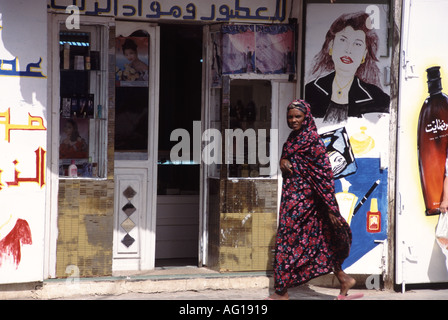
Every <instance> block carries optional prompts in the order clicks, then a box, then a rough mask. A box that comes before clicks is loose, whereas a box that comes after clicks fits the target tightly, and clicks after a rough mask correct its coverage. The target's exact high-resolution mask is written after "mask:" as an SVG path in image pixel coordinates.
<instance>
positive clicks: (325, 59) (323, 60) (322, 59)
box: [310, 11, 381, 88]
mask: <svg viewBox="0 0 448 320" xmlns="http://www.w3.org/2000/svg"><path fill="white" fill-rule="evenodd" d="M369 19H370V17H369V15H368V14H367V13H366V12H364V11H359V12H356V13H345V14H343V15H341V16H340V17H339V18H337V19H336V20H335V21H334V22H333V24H332V25H331V27H330V29H329V30H328V32H327V34H326V36H325V42H324V43H323V45H322V48H321V50H320V51H319V53H318V54H316V56H315V57H314V59H313V67H312V69H311V72H310V77H311V78H313V79H314V78H317V77H320V76H322V75H324V74H327V73H329V72H332V71H333V70H334V63H333V60H332V58H331V56H330V54H329V50H330V48H329V46H330V43H331V41H332V40H334V38H335V35H336V33H338V32H340V31H342V30H344V29H345V28H346V27H348V26H351V27H352V28H353V29H354V30H355V31H357V30H362V31H364V33H365V35H366V47H367V55H366V58H365V62H364V63H362V64H361V65H360V66H359V67H358V70H357V71H356V76H357V77H358V78H360V79H361V80H363V81H365V82H368V83H371V84H374V85H376V86H378V87H380V88H381V80H380V74H381V72H380V70H379V68H378V66H377V64H376V63H377V62H378V58H377V52H378V42H379V38H378V35H377V34H376V32H375V30H374V29H373V28H371V27H370V24H369V25H368V21H369Z"/></svg>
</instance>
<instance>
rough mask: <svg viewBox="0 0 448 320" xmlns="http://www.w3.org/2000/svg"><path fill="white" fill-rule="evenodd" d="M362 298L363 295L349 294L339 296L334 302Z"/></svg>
mask: <svg viewBox="0 0 448 320" xmlns="http://www.w3.org/2000/svg"><path fill="white" fill-rule="evenodd" d="M362 297H364V294H362V293H354V294H349V295H346V296H344V295H342V294H340V295H338V296H337V297H336V299H335V300H354V299H360V298H362Z"/></svg>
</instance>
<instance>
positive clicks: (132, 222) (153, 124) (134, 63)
mask: <svg viewBox="0 0 448 320" xmlns="http://www.w3.org/2000/svg"><path fill="white" fill-rule="evenodd" d="M115 43H116V86H115V109H116V113H115V122H116V125H115V210H114V214H115V217H114V218H115V219H114V240H113V241H114V244H113V251H114V252H113V265H112V269H113V271H121V270H127V271H133V270H150V269H153V268H154V257H155V232H156V190H157V139H158V91H159V89H158V87H159V27H158V26H154V25H152V24H149V23H135V22H120V21H117V25H116V41H115Z"/></svg>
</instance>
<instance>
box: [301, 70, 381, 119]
mask: <svg viewBox="0 0 448 320" xmlns="http://www.w3.org/2000/svg"><path fill="white" fill-rule="evenodd" d="M334 76H335V73H334V72H332V73H330V74H328V75H326V76H323V77H320V78H317V79H315V80H313V81H311V82H309V83H307V84H306V86H305V100H306V101H307V102H308V103H309V104H310V106H311V112H312V114H313V116H314V117H316V118H322V117H324V116H325V113H326V112H327V108H328V105H329V103H330V99H331V94H332V84H333V80H334ZM348 100H349V102H348V104H349V107H348V116H349V117H361V115H363V114H364V113H369V112H382V113H388V112H389V104H390V97H389V95H388V94H386V93H385V92H384V91H383V90H381V89H380V88H378V87H377V86H375V85H373V84H370V83H367V82H364V81H362V80H360V79H359V78H358V77H356V76H355V78H354V80H353V83H352V85H351V87H350V91H349V94H348Z"/></svg>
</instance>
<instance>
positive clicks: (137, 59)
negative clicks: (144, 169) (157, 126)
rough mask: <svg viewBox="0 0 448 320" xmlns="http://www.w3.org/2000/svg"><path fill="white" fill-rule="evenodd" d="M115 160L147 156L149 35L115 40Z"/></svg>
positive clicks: (138, 33) (137, 32)
mask: <svg viewBox="0 0 448 320" xmlns="http://www.w3.org/2000/svg"><path fill="white" fill-rule="evenodd" d="M115 57H116V61H115V159H117V160H147V159H148V110H149V109H148V104H149V72H150V70H149V35H148V34H147V33H146V32H145V31H142V30H138V31H136V32H134V33H132V34H131V35H130V36H128V37H124V36H121V35H120V36H118V37H117V38H116V39H115Z"/></svg>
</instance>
